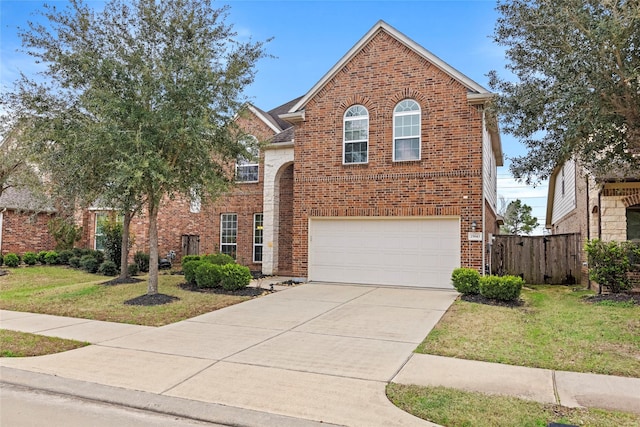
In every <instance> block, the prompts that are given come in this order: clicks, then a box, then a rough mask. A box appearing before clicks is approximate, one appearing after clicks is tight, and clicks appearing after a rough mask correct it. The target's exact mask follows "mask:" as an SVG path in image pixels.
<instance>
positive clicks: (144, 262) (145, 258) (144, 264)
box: [133, 251, 149, 273]
mask: <svg viewBox="0 0 640 427" xmlns="http://www.w3.org/2000/svg"><path fill="white" fill-rule="evenodd" d="M133 262H135V263H136V264H138V269H139V270H140V271H141V272H143V273H148V272H149V254H145V253H144V252H140V251H138V252H136V253H135V255H134V256H133Z"/></svg>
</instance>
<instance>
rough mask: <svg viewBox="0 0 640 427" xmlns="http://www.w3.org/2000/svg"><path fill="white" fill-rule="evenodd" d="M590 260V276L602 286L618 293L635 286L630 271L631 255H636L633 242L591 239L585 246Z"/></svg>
mask: <svg viewBox="0 0 640 427" xmlns="http://www.w3.org/2000/svg"><path fill="white" fill-rule="evenodd" d="M584 249H585V252H586V253H587V257H588V260H589V278H590V279H591V280H593V281H595V282H596V283H598V284H599V285H600V286H606V287H607V288H609V291H611V293H614V294H617V293H619V292H622V291H626V290H628V289H630V288H632V287H633V285H632V284H631V282H630V281H629V276H628V273H629V271H631V262H630V260H629V256H630V255H631V257H633V256H635V251H636V249H635V247H634V246H633V244H632V243H631V242H615V241H614V242H603V241H602V240H598V239H593V240H589V241H588V242H587V244H586V245H585V247H584Z"/></svg>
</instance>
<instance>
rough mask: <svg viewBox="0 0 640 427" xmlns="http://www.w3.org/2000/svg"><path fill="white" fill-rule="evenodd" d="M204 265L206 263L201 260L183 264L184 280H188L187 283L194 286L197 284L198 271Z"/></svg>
mask: <svg viewBox="0 0 640 427" xmlns="http://www.w3.org/2000/svg"><path fill="white" fill-rule="evenodd" d="M202 264H204V261H200V260H191V261H187V262H184V263H182V272H183V273H184V280H186V281H187V283H190V284H192V285H195V284H196V270H197V269H198V267H200V266H201V265H202Z"/></svg>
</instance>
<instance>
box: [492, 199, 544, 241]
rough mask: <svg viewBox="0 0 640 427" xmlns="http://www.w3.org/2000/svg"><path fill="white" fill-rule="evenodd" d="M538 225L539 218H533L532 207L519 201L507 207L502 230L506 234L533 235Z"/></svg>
mask: <svg viewBox="0 0 640 427" xmlns="http://www.w3.org/2000/svg"><path fill="white" fill-rule="evenodd" d="M538 225H539V224H538V218H536V217H535V216H531V206H529V205H527V204H525V203H522V201H520V199H517V200H514V201H513V202H511V203H509V205H508V206H507V210H506V211H505V214H504V225H502V226H501V227H500V229H501V231H502V232H504V233H506V234H515V235H522V234H531V233H532V232H533V230H535V228H536V227H537V226H538Z"/></svg>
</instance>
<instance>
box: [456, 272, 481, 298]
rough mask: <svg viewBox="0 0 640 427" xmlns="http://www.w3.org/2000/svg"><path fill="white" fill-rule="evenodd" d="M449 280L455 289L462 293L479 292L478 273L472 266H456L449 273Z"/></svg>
mask: <svg viewBox="0 0 640 427" xmlns="http://www.w3.org/2000/svg"><path fill="white" fill-rule="evenodd" d="M451 282H453V287H454V288H456V291H458V292H460V293H461V294H463V295H470V294H471V295H472V294H478V293H479V292H480V273H478V270H475V269H473V268H456V269H455V270H453V273H451Z"/></svg>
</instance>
